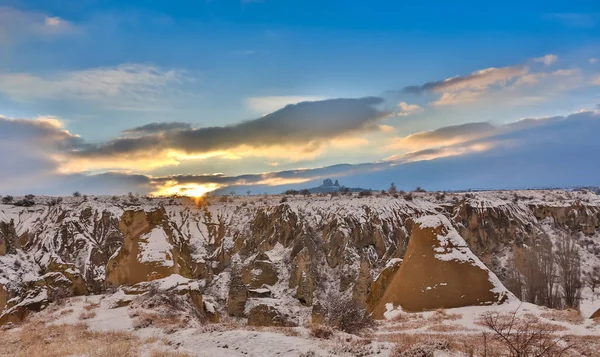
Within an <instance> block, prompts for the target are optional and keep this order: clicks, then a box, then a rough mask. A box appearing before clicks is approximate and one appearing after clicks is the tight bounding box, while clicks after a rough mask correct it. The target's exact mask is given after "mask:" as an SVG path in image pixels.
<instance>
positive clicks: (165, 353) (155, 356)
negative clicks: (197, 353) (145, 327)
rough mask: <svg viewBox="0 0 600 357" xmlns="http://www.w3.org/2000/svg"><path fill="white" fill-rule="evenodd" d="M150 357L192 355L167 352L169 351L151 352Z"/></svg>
mask: <svg viewBox="0 0 600 357" xmlns="http://www.w3.org/2000/svg"><path fill="white" fill-rule="evenodd" d="M150 356H151V357H192V355H190V354H187V353H183V352H169V351H158V350H154V351H152V354H151V355H150Z"/></svg>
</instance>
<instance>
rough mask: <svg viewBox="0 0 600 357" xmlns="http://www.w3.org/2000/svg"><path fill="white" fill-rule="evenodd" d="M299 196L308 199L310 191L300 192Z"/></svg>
mask: <svg viewBox="0 0 600 357" xmlns="http://www.w3.org/2000/svg"><path fill="white" fill-rule="evenodd" d="M300 194H301V195H302V196H304V197H308V196H310V191H309V190H307V189H304V190H302V191H300Z"/></svg>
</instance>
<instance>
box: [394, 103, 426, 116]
mask: <svg viewBox="0 0 600 357" xmlns="http://www.w3.org/2000/svg"><path fill="white" fill-rule="evenodd" d="M398 107H399V108H400V111H399V112H398V116H401V117H405V116H409V115H413V114H421V113H423V111H424V110H423V108H421V107H420V106H419V105H418V104H408V103H406V102H400V104H398Z"/></svg>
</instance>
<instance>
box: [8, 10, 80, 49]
mask: <svg viewBox="0 0 600 357" xmlns="http://www.w3.org/2000/svg"><path fill="white" fill-rule="evenodd" d="M79 32H80V29H79V28H78V27H76V26H75V25H73V24H72V23H71V22H69V21H67V20H65V19H61V18H60V17H52V16H49V15H47V14H44V13H41V12H28V11H22V10H18V9H14V8H11V7H0V44H2V43H12V42H15V41H18V40H22V39H27V38H37V39H45V40H47V39H51V38H56V37H58V36H64V35H72V34H76V33H79Z"/></svg>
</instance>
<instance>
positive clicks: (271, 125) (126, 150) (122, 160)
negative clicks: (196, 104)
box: [65, 97, 390, 171]
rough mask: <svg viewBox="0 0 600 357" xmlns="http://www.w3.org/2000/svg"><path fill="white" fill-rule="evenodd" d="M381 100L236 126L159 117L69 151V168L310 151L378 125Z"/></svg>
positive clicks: (302, 108)
mask: <svg viewBox="0 0 600 357" xmlns="http://www.w3.org/2000/svg"><path fill="white" fill-rule="evenodd" d="M382 102H383V99H381V98H375V97H367V98H359V99H328V100H324V101H317V102H302V103H298V104H294V105H288V106H286V107H284V108H283V109H280V110H278V111H275V112H273V113H271V114H268V115H265V116H263V117H260V118H258V119H254V120H249V121H245V122H242V123H239V124H236V125H231V126H220V127H219V126H216V127H204V128H191V127H186V126H185V124H182V123H175V124H174V123H154V124H150V125H149V126H144V127H140V128H134V129H131V130H126V131H125V132H124V133H123V136H121V137H119V138H116V139H114V140H111V141H108V142H106V143H102V144H98V145H88V146H86V147H85V148H83V149H81V150H77V151H73V152H69V153H68V159H67V160H66V161H67V164H66V168H65V169H67V170H69V171H72V170H77V171H83V170H87V169H100V168H105V169H106V168H111V167H112V168H117V167H121V168H125V167H136V168H139V169H148V168H149V167H160V166H165V165H176V164H178V163H179V162H180V161H181V160H189V159H201V158H208V157H214V156H219V157H223V158H229V159H239V158H241V157H244V156H255V155H258V156H264V157H272V158H275V157H282V156H283V157H288V156H291V157H302V158H304V157H311V156H313V155H314V154H315V153H318V152H319V150H321V147H322V145H321V144H323V143H326V142H329V141H331V140H333V139H342V138H346V140H347V138H348V137H351V136H352V135H353V134H357V133H362V132H365V131H376V130H379V126H378V125H379V124H378V122H379V121H381V120H382V119H383V118H385V117H388V116H389V115H390V113H388V112H385V111H381V110H379V109H376V108H375V106H377V105H379V104H381V103H382ZM107 165H121V166H107Z"/></svg>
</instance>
